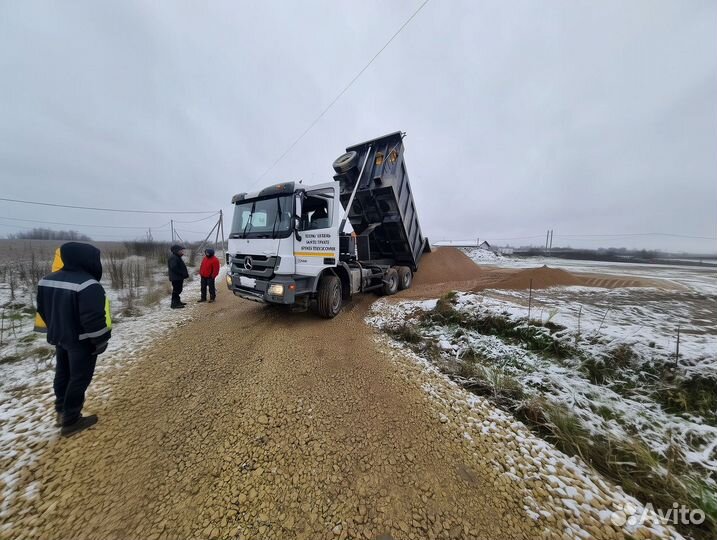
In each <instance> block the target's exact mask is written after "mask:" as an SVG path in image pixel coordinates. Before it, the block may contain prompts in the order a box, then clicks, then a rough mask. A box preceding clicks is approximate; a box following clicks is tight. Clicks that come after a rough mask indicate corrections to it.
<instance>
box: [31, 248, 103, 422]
mask: <svg viewBox="0 0 717 540" xmlns="http://www.w3.org/2000/svg"><path fill="white" fill-rule="evenodd" d="M58 258H59V260H57V259H58ZM53 269H58V270H57V271H54V272H52V273H51V274H49V275H47V276H45V277H44V278H42V279H41V280H40V282H39V283H38V286H37V316H36V324H37V328H38V329H39V330H41V331H46V332H47V342H48V343H50V344H51V345H54V346H55V349H56V354H57V364H56V367H55V381H54V390H55V410H56V411H57V423H58V425H59V426H61V428H62V429H61V434H62V435H63V436H69V435H72V434H74V433H77V432H79V431H82V430H83V429H86V428H88V427H90V426H93V425H94V424H96V423H97V416H96V415H91V416H82V414H81V413H82V406H83V404H84V402H85V392H86V391H87V387H88V386H89V385H90V382H91V381H92V376H93V374H94V372H95V364H96V362H97V356H98V355H99V354H102V353H103V352H104V351H105V349H107V342H108V341H109V339H110V336H111V329H112V319H111V317H110V311H109V301H108V300H107V297H106V295H105V290H104V289H103V288H102V285H100V283H99V281H100V279H101V278H102V263H101V261H100V250H99V249H97V248H96V247H94V246H91V245H90V244H83V243H79V242H67V243H66V244H63V245H62V246H61V247H60V249H59V250H58V252H57V253H56V260H55V262H54V263H53Z"/></svg>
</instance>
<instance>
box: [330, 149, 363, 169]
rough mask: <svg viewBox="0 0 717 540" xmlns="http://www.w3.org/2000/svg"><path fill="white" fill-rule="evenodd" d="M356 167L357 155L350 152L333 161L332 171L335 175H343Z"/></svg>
mask: <svg viewBox="0 0 717 540" xmlns="http://www.w3.org/2000/svg"><path fill="white" fill-rule="evenodd" d="M356 165H358V153H357V152H355V151H354V150H352V151H351V152H346V153H345V154H341V155H340V156H339V157H337V158H336V160H335V161H334V170H335V171H336V172H337V173H345V172H346V171H349V170H351V169H352V168H353V167H355V166H356Z"/></svg>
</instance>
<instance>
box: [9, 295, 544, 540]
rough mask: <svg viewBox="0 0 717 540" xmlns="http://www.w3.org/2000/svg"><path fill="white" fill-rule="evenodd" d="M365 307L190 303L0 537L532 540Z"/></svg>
mask: <svg viewBox="0 0 717 540" xmlns="http://www.w3.org/2000/svg"><path fill="white" fill-rule="evenodd" d="M220 292H224V291H220ZM371 299H372V298H371V297H367V298H364V299H363V301H362V302H361V303H358V304H355V305H353V306H348V308H347V309H346V310H345V312H344V313H342V314H341V315H340V316H339V317H337V318H336V319H334V320H331V321H325V320H321V319H318V318H317V317H316V316H315V315H313V314H311V313H307V314H288V313H287V312H286V311H285V310H282V309H276V308H269V307H265V306H260V305H256V304H253V303H248V302H244V301H240V300H237V299H234V298H231V297H229V295H228V294H226V292H224V294H220V296H219V301H218V302H217V303H216V304H214V305H205V306H201V308H202V309H204V308H206V316H204V317H197V320H195V321H193V322H191V323H189V324H188V325H186V326H184V327H183V328H181V329H179V330H176V331H174V332H172V333H170V334H169V335H168V336H167V337H166V338H165V339H163V340H162V341H160V342H158V343H157V344H156V346H155V347H153V348H151V349H150V350H149V351H148V352H147V353H146V354H145V356H144V358H143V359H142V360H141V361H139V362H136V363H135V364H134V365H133V366H132V367H131V368H130V369H129V370H128V371H127V372H126V373H122V372H120V373H119V374H118V375H116V381H114V382H115V384H116V386H115V387H114V389H113V392H112V396H111V398H110V399H109V400H99V399H95V398H94V396H93V395H92V391H91V390H90V396H89V399H88V403H87V406H86V410H87V412H88V413H91V412H94V413H98V414H99V415H100V423H99V424H98V425H97V427H96V428H94V429H92V430H90V431H88V432H85V433H82V434H80V435H78V436H77V437H75V438H71V439H66V440H59V441H51V442H50V443H48V445H47V446H46V448H45V449H44V452H43V454H42V456H41V457H40V459H39V461H38V462H37V463H35V464H33V465H32V468H31V469H28V470H27V473H26V474H24V475H23V477H22V478H21V481H22V482H26V483H30V482H36V483H37V484H36V485H39V490H38V491H39V492H38V493H37V494H36V495H35V496H34V497H27V498H20V499H18V500H17V501H16V502H15V506H14V507H13V508H11V512H10V515H11V516H12V523H5V524H4V527H3V529H2V533H1V534H2V537H3V538H146V539H149V540H152V539H158V538H190V537H191V538H262V539H265V538H312V539H313V538H339V539H343V538H362V537H363V538H367V539H371V538H384V539H387V538H396V539H399V538H491V539H500V538H506V539H516V538H526V539H527V538H535V537H537V536H539V535H540V529H541V528H540V527H539V526H538V524H537V522H536V521H535V520H533V519H531V518H530V517H528V515H527V513H526V510H525V508H524V503H523V500H522V496H521V492H520V489H519V486H518V485H516V484H515V483H514V482H511V481H510V480H509V479H507V478H506V477H505V476H504V475H502V474H501V473H502V471H501V470H499V469H497V468H494V467H486V464H485V462H484V461H483V460H482V459H481V458H480V453H477V452H469V451H467V449H466V446H465V445H464V443H463V439H462V437H461V434H460V433H457V432H455V429H456V428H454V427H453V426H452V424H449V423H444V422H442V418H441V417H440V416H439V415H437V413H436V411H435V410H434V408H433V407H432V403H431V401H430V400H429V399H427V396H426V394H425V393H424V392H423V391H422V390H421V388H420V386H419V385H416V384H409V383H407V381H406V380H405V378H404V377H403V376H402V375H401V373H400V371H399V370H398V368H397V366H396V364H395V363H393V362H390V361H388V360H387V355H386V354H385V352H384V351H382V350H380V348H377V347H380V346H379V345H377V344H376V343H375V341H374V339H373V333H372V331H371V330H369V329H368V328H367V327H366V325H365V324H364V323H363V317H364V315H365V313H366V307H367V306H368V304H369V303H370V300H371ZM381 535H383V536H381Z"/></svg>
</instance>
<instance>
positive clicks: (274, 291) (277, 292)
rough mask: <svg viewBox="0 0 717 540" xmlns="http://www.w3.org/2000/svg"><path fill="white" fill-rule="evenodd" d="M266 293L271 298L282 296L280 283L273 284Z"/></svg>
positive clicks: (282, 290) (282, 289) (282, 287)
mask: <svg viewBox="0 0 717 540" xmlns="http://www.w3.org/2000/svg"><path fill="white" fill-rule="evenodd" d="M268 292H269V294H270V295H271V296H284V286H283V285H281V284H280V283H275V284H273V285H270V286H269V291H268Z"/></svg>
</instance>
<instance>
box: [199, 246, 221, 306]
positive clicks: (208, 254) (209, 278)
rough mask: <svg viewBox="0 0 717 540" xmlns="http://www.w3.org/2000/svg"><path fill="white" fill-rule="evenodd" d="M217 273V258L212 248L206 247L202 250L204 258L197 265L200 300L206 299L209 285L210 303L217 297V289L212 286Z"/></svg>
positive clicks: (204, 300)
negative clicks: (198, 265) (199, 281)
mask: <svg viewBox="0 0 717 540" xmlns="http://www.w3.org/2000/svg"><path fill="white" fill-rule="evenodd" d="M218 275H219V259H217V258H216V257H215V256H214V250H213V249H211V248H207V249H205V250H204V258H203V259H202V264H201V266H200V267H199V277H201V281H202V284H201V295H202V296H201V298H200V299H199V301H200V302H206V301H207V287H209V303H210V304H211V303H212V302H214V300H216V298H217V289H216V287H215V286H214V280H215V279H216V278H217V276H218Z"/></svg>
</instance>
